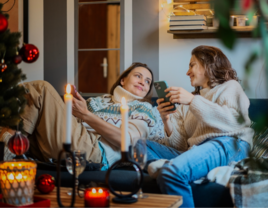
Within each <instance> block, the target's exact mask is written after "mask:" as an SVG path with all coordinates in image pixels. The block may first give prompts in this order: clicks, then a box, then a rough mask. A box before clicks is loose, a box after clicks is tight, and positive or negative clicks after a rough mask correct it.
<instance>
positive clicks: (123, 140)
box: [120, 97, 129, 152]
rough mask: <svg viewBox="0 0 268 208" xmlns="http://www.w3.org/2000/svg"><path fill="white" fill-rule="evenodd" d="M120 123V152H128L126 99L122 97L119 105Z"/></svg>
mask: <svg viewBox="0 0 268 208" xmlns="http://www.w3.org/2000/svg"><path fill="white" fill-rule="evenodd" d="M120 112H121V117H122V123H121V152H128V146H129V143H128V141H129V134H128V106H127V102H126V99H125V98H124V97H123V98H122V100H121V107H120Z"/></svg>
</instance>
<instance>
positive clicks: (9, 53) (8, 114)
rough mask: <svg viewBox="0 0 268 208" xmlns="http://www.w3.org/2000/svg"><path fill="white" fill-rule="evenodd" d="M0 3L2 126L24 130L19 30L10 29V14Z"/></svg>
mask: <svg viewBox="0 0 268 208" xmlns="http://www.w3.org/2000/svg"><path fill="white" fill-rule="evenodd" d="M2 7H3V4H0V60H1V63H0V126H2V127H8V128H12V129H16V130H22V127H23V123H22V120H21V118H20V114H22V113H23V110H24V107H25V105H26V102H27V100H26V98H25V95H26V89H25V88H24V87H23V85H18V84H19V83H20V82H21V81H23V80H25V79H26V76H25V75H24V74H23V73H22V70H21V69H19V68H18V66H17V65H18V64H19V63H20V62H21V60H22V56H21V55H19V48H18V47H19V39H20V37H21V34H20V33H19V32H12V33H11V32H10V30H9V29H8V21H7V19H8V17H9V15H8V14H6V13H3V12H2Z"/></svg>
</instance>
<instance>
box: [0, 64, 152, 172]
mask: <svg viewBox="0 0 268 208" xmlns="http://www.w3.org/2000/svg"><path fill="white" fill-rule="evenodd" d="M152 84H153V73H152V71H151V70H150V68H149V67H148V66H147V65H146V64H142V63H133V64H132V65H131V66H130V67H129V68H128V69H127V70H125V71H124V72H123V74H122V75H121V76H120V77H119V79H118V80H117V81H116V83H115V84H114V86H113V87H112V89H111V94H106V95H103V96H101V97H95V98H89V99H88V100H87V101H86V100H84V99H83V97H82V96H81V95H80V94H79V93H76V96H74V98H73V109H72V110H73V117H72V135H71V140H72V149H73V150H84V151H86V152H87V160H91V161H92V162H95V163H100V162H101V163H104V164H103V165H104V166H103V167H106V168H108V167H109V165H111V164H113V163H114V162H115V161H116V160H118V159H120V157H121V155H120V143H121V130H120V127H121V114H120V105H121V98H122V97H125V98H126V100H127V104H128V106H129V125H128V126H129V131H128V133H129V136H130V140H131V143H133V142H135V141H134V140H135V138H139V137H145V138H146V137H148V136H149V135H150V133H151V132H152V129H153V127H154V125H155V117H154V115H153V113H152V105H151V104H150V103H148V102H146V101H148V100H151V97H152ZM24 85H25V87H26V88H27V89H28V91H29V94H28V96H27V97H30V100H29V101H28V104H27V106H26V107H25V110H24V113H23V115H21V118H22V119H23V123H24V131H25V132H26V133H27V134H28V135H29V140H30V153H31V155H32V156H33V157H34V158H37V159H39V160H41V161H49V160H50V159H51V158H55V159H56V158H57V156H58V153H59V151H60V150H61V149H62V143H63V141H64V138H63V136H64V135H65V131H66V129H65V125H64V123H65V122H64V121H65V120H66V115H65V104H64V102H63V101H62V98H61V97H60V96H59V94H58V93H57V92H56V90H55V89H54V88H53V87H52V86H51V85H50V84H49V83H47V82H45V81H33V82H28V83H24ZM75 97H77V99H76V98H75ZM81 120H82V122H80V121H81ZM14 133H15V132H14V131H13V130H11V129H8V127H5V128H4V127H3V128H2V130H1V129H0V141H4V142H5V143H7V142H8V139H9V138H10V137H11V136H12V135H13V134H14ZM10 156H11V155H10V152H9V150H8V148H5V159H9V158H10Z"/></svg>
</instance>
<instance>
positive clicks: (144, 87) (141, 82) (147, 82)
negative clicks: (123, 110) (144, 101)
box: [120, 67, 152, 98]
mask: <svg viewBox="0 0 268 208" xmlns="http://www.w3.org/2000/svg"><path fill="white" fill-rule="evenodd" d="M151 82H152V75H151V72H150V71H149V70H148V69H146V68H144V67H136V68H134V69H133V70H132V71H131V72H130V73H129V74H128V76H127V77H125V78H123V79H121V81H120V83H121V85H122V87H123V88H124V89H125V90H127V91H129V92H130V93H132V94H134V95H137V96H139V97H143V98H144V97H145V96H146V95H147V93H148V92H149V91H150V86H151Z"/></svg>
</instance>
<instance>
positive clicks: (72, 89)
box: [71, 85, 78, 99]
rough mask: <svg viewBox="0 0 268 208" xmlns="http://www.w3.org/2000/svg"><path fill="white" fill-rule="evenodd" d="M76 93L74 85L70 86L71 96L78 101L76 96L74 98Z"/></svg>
mask: <svg viewBox="0 0 268 208" xmlns="http://www.w3.org/2000/svg"><path fill="white" fill-rule="evenodd" d="M76 93H77V90H76V86H75V85H71V94H72V95H73V96H74V97H75V98H76V99H78V98H77V96H76Z"/></svg>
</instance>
